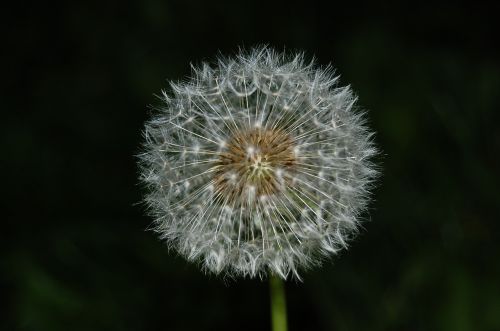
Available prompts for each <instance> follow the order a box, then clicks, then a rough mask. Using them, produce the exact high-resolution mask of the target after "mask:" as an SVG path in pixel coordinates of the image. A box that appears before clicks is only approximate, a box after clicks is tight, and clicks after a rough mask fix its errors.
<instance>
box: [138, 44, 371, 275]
mask: <svg viewBox="0 0 500 331" xmlns="http://www.w3.org/2000/svg"><path fill="white" fill-rule="evenodd" d="M337 80H338V77H337V76H335V75H334V73H333V71H332V70H331V68H320V67H318V66H317V65H316V64H315V63H314V62H311V63H306V62H305V61H304V56H303V54H301V53H299V54H296V55H294V56H292V57H288V56H287V55H286V54H284V53H279V52H276V51H274V50H272V49H270V48H268V47H259V48H254V49H253V50H251V51H250V52H244V51H240V53H238V54H237V55H236V56H234V57H230V58H220V59H219V60H218V62H217V63H216V64H214V65H212V66H211V65H209V64H207V63H204V64H202V65H201V66H200V67H195V68H193V74H192V78H191V79H189V80H187V81H185V82H181V83H172V84H171V90H170V91H169V92H168V93H167V92H163V97H162V100H163V102H164V106H162V107H161V108H159V109H157V110H156V113H155V114H154V117H153V118H152V119H151V120H150V121H148V122H147V123H146V126H145V131H144V135H145V143H144V152H143V153H142V154H141V155H140V159H141V162H140V164H141V180H142V181H143V182H144V183H145V184H146V186H147V187H148V193H147V196H146V198H145V201H146V202H147V204H148V207H149V211H150V213H151V215H152V216H153V217H154V224H155V230H156V231H157V232H158V233H159V235H160V237H161V238H162V239H165V240H166V241H167V242H168V244H169V245H170V247H172V248H173V249H175V250H176V251H177V252H179V253H180V254H181V255H183V256H185V257H186V258H187V259H188V260H192V261H199V262H201V264H202V266H203V267H204V269H206V270H209V271H212V272H214V273H217V274H219V273H223V274H226V275H239V276H250V277H255V276H264V275H266V274H267V273H273V274H277V275H279V276H281V277H282V278H284V279H286V278H287V276H288V275H293V276H295V277H297V278H298V277H299V274H298V271H299V270H301V269H305V268H308V267H310V266H312V265H315V264H318V263H320V262H321V260H322V259H323V258H324V257H326V256H329V255H334V254H336V253H337V252H338V251H339V250H341V249H342V248H345V247H346V246H347V244H348V242H349V240H350V239H351V238H352V237H353V236H354V235H355V234H356V233H357V229H358V227H359V226H358V225H359V221H360V220H359V217H360V214H361V213H362V212H363V210H364V209H365V207H366V204H367V201H368V197H369V190H370V187H371V184H372V182H373V180H374V178H375V177H376V174H377V172H376V170H375V169H374V166H373V164H372V163H371V161H370V160H371V158H372V156H373V155H374V154H376V152H377V150H376V148H375V147H374V144H373V142H372V133H371V132H370V131H369V130H368V129H367V128H366V126H365V121H364V119H363V114H362V113H361V112H360V111H359V110H356V107H355V101H356V97H355V96H354V94H353V92H352V91H351V89H350V88H349V87H341V86H338V85H337Z"/></svg>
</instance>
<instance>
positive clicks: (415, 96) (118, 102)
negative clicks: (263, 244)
mask: <svg viewBox="0 0 500 331" xmlns="http://www.w3.org/2000/svg"><path fill="white" fill-rule="evenodd" d="M12 5H13V6H12V7H11V8H6V9H4V10H3V11H2V14H1V16H2V22H3V23H4V24H5V23H6V28H4V29H3V32H7V33H6V36H5V37H4V38H2V57H3V61H2V66H3V69H2V83H1V84H2V86H3V87H2V95H3V96H2V121H1V122H2V124H3V129H2V130H1V132H0V135H1V137H2V139H1V144H2V145H1V146H0V147H1V150H2V153H1V155H2V158H1V164H2V169H3V171H2V175H3V176H2V177H3V179H2V188H3V189H4V192H5V193H6V195H5V196H4V198H3V199H2V202H3V204H4V207H3V209H4V211H5V214H4V217H2V225H1V230H0V233H1V236H2V239H1V242H0V251H1V254H2V255H1V259H0V268H1V274H0V281H1V284H2V285H1V286H2V294H1V298H2V301H3V302H4V303H5V304H4V308H3V309H2V310H1V313H0V316H1V318H0V329H1V330H50V331H58V330H76V331H78V330H267V329H269V327H270V318H269V312H268V309H269V303H268V287H267V283H266V282H262V281H260V280H230V279H226V280H225V279H220V278H216V277H214V276H210V275H204V274H202V273H201V272H200V271H199V269H198V267H197V266H195V265H191V264H189V263H187V262H185V261H184V260H183V259H182V258H180V257H178V256H176V255H175V254H174V253H173V252H171V253H169V252H168V249H167V248H166V246H165V245H164V244H162V243H160V242H159V240H158V239H157V238H156V236H155V235H154V233H152V232H148V231H146V230H145V229H146V228H147V227H148V225H149V224H150V221H151V220H150V219H149V218H148V217H146V216H145V215H144V207H143V206H141V205H140V204H139V202H140V200H141V195H142V189H141V187H140V186H139V185H138V180H137V173H138V170H137V167H136V158H135V157H134V155H135V154H137V153H138V152H139V148H140V142H141V140H142V138H141V130H142V127H143V123H144V121H145V120H146V119H147V118H148V117H149V111H148V108H147V106H148V105H155V104H156V105H157V104H158V103H159V101H158V100H157V99H156V98H155V96H154V94H157V93H159V92H160V90H161V89H162V88H167V86H168V85H167V80H179V79H184V78H185V77H186V76H188V75H189V74H190V63H195V64H196V63H200V62H201V61H203V60H209V59H211V58H213V56H214V55H216V54H217V53H218V51H221V52H222V53H224V54H226V53H234V52H235V51H236V50H237V49H238V46H245V47H251V46H252V45H255V44H261V43H267V44H269V45H271V46H274V47H277V48H278V49H283V48H285V49H287V50H294V49H299V50H305V51H306V52H307V54H308V55H310V56H311V55H313V54H315V55H316V57H317V59H318V61H319V63H321V64H327V63H329V62H332V63H333V65H334V66H335V67H336V68H337V70H338V71H337V72H338V73H339V74H341V83H343V84H351V85H352V87H353V89H354V90H355V91H356V92H357V93H358V94H359V97H360V99H359V100H360V104H361V105H363V106H364V107H365V108H366V109H369V110H370V112H369V114H368V117H369V119H370V123H371V127H372V128H373V129H374V130H376V131H377V136H376V141H377V144H378V145H379V146H380V148H381V149H382V150H383V155H382V156H381V157H380V159H379V160H378V162H380V164H381V165H382V167H383V177H382V178H381V180H380V184H379V186H378V188H377V189H376V191H375V194H374V198H375V199H374V201H373V202H372V203H371V205H370V212H369V213H368V214H366V215H365V216H366V218H367V219H369V221H368V222H366V223H364V230H363V231H362V233H361V235H360V236H359V237H358V238H357V239H356V240H355V241H354V242H353V243H352V248H351V249H350V250H349V251H347V252H344V253H343V254H341V256H340V257H336V258H334V259H332V260H330V261H327V262H326V263H325V265H324V266H323V267H322V268H316V269H314V270H312V271H310V272H306V273H303V275H304V281H303V282H302V283H299V282H293V281H291V282H288V283H287V285H286V286H287V294H288V298H287V299H288V307H289V314H290V315H289V323H290V330H291V331H294V330H453V331H461V330H500V283H499V282H500V266H499V261H500V249H499V244H498V240H499V234H500V225H499V223H498V221H499V217H498V216H499V212H498V209H499V205H500V203H499V202H500V190H499V186H500V174H499V169H500V158H499V152H500V134H499V129H498V127H499V123H500V116H499V113H500V93H499V92H500V61H499V60H500V52H499V50H498V49H497V48H496V46H497V45H496V43H498V40H495V36H496V34H495V28H496V27H497V25H498V24H497V21H498V17H496V16H497V15H498V12H499V10H498V9H499V7H498V6H495V7H488V6H486V5H479V4H477V5H472V4H471V5H458V4H452V3H450V4H446V3H443V2H438V1H435V2H433V3H432V4H430V5H425V4H421V3H419V2H412V3H410V2H401V3H399V4H398V3H394V2H393V3H389V2H388V3H386V4H382V3H381V2H368V3H363V2H360V1H354V2H341V3H335V2H328V3H323V4H321V3H315V2H314V1H305V2H301V3H300V2H293V1H289V2H271V1H267V2H258V1H254V2H235V1H229V0H227V1H210V2H209V1H198V2H196V1H162V0H142V1H109V2H92V1H88V2H86V1H82V2H63V3H55V2H54V3H48V2H38V3H36V4H29V3H27V2H22V1H20V2H17V3H15V4H12Z"/></svg>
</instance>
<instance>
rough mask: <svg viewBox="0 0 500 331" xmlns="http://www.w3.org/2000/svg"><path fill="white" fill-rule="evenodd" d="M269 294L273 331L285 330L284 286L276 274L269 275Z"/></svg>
mask: <svg viewBox="0 0 500 331" xmlns="http://www.w3.org/2000/svg"><path fill="white" fill-rule="evenodd" d="M269 289H270V294H271V320H272V321H271V323H272V330H273V331H287V329H288V328H287V321H286V301H285V286H284V283H283V280H282V279H281V278H280V277H279V276H276V275H270V276H269Z"/></svg>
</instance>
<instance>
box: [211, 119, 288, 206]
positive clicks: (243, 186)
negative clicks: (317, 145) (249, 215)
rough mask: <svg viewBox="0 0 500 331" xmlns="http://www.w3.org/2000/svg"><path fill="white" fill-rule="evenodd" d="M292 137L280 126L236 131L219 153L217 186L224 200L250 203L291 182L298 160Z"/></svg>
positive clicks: (239, 203)
mask: <svg viewBox="0 0 500 331" xmlns="http://www.w3.org/2000/svg"><path fill="white" fill-rule="evenodd" d="M295 162H296V160H295V152H294V142H293V139H292V138H291V137H290V136H289V135H288V134H286V133H285V132H283V131H281V130H276V129H262V128H254V129H250V130H247V131H241V132H237V133H236V134H235V135H233V136H232V137H231V138H230V140H229V141H228V142H227V144H226V146H225V148H224V150H223V151H221V152H220V153H219V159H218V161H217V162H216V166H215V167H216V170H215V172H214V173H215V178H214V182H215V184H214V186H215V189H216V191H217V193H220V194H221V199H222V201H224V200H227V202H228V203H230V204H233V205H241V204H247V203H249V202H251V201H252V200H254V199H256V198H262V197H265V196H269V195H273V194H275V193H277V192H279V191H280V190H282V189H284V187H285V186H286V185H289V184H290V183H289V180H287V178H288V176H285V173H289V172H290V171H292V170H293V166H294V164H295Z"/></svg>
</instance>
